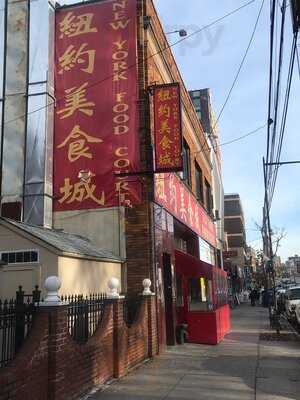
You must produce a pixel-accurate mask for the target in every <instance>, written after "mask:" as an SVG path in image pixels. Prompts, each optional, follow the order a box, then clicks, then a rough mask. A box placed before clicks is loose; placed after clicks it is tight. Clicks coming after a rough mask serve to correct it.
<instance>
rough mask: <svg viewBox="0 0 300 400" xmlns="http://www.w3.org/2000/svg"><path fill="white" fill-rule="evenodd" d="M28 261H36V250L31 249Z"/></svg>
mask: <svg viewBox="0 0 300 400" xmlns="http://www.w3.org/2000/svg"><path fill="white" fill-rule="evenodd" d="M30 261H31V262H37V261H38V253H37V251H31V252H30Z"/></svg>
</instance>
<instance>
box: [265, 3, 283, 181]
mask: <svg viewBox="0 0 300 400" xmlns="http://www.w3.org/2000/svg"><path fill="white" fill-rule="evenodd" d="M285 9H286V0H283V3H282V7H281V11H282V16H281V31H280V46H279V57H278V71H277V82H276V86H275V88H274V118H273V125H272V130H273V133H272V140H271V155H270V162H272V161H273V160H274V151H275V145H276V136H277V121H278V110H279V99H280V87H281V72H282V65H283V48H284V27H285V15H286V13H285ZM267 162H268V161H267ZM267 169H269V168H267ZM271 176H272V167H271V168H270V172H269V176H267V183H268V184H269V183H270V179H271Z"/></svg>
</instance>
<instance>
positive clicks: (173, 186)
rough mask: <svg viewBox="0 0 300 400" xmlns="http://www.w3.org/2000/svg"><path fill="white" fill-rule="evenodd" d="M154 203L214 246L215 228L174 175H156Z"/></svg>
mask: <svg viewBox="0 0 300 400" xmlns="http://www.w3.org/2000/svg"><path fill="white" fill-rule="evenodd" d="M155 201H156V202H157V203H158V204H160V205H161V206H163V207H164V208H165V209H166V210H167V211H169V212H170V213H171V214H172V215H174V217H176V218H177V219H178V220H179V221H181V222H182V223H184V224H185V225H187V226H189V227H190V228H191V229H192V230H193V231H194V232H196V233H197V234H198V235H199V236H200V237H201V238H202V239H204V240H206V241H207V242H208V243H210V244H211V245H212V246H216V227H215V224H214V223H213V221H212V219H211V218H210V217H209V216H208V215H207V213H206V212H205V210H204V209H203V207H202V206H201V205H200V204H199V203H198V201H197V200H196V198H195V197H194V196H193V195H192V193H190V191H189V190H188V189H187V188H186V187H185V186H184V185H183V184H182V183H181V181H180V179H179V178H178V177H177V175H176V174H156V176H155Z"/></svg>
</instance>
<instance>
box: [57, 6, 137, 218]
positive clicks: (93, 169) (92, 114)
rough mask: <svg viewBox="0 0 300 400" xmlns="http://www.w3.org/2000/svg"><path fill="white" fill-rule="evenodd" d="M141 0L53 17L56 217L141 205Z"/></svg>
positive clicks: (65, 11)
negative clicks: (136, 175)
mask: <svg viewBox="0 0 300 400" xmlns="http://www.w3.org/2000/svg"><path fill="white" fill-rule="evenodd" d="M136 20H137V3H136V0H124V1H122V2H120V1H117V0H108V1H100V2H93V3H91V4H80V5H76V6H74V7H63V8H60V9H58V10H57V11H56V27H55V32H56V39H55V45H56V48H55V97H56V108H55V135H54V197H55V201H54V210H55V211H66V210H79V209H93V208H99V207H111V206H117V205H119V204H128V205H129V204H136V203H139V202H140V184H139V183H138V182H137V181H136V178H134V179H130V178H127V177H124V175H123V177H122V178H121V177H119V178H118V177H117V175H116V174H118V173H130V172H136V171H139V170H140V161H139V141H138V123H139V122H138V109H137V101H138V84H137V67H136V62H137V52H136V40H137V39H136V29H137V27H136Z"/></svg>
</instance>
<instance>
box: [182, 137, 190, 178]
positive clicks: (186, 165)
mask: <svg viewBox="0 0 300 400" xmlns="http://www.w3.org/2000/svg"><path fill="white" fill-rule="evenodd" d="M182 156H183V157H182V158H183V179H184V180H185V181H186V182H187V183H188V185H191V167H190V148H189V145H188V144H187V142H186V141H185V139H183V148H182Z"/></svg>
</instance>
